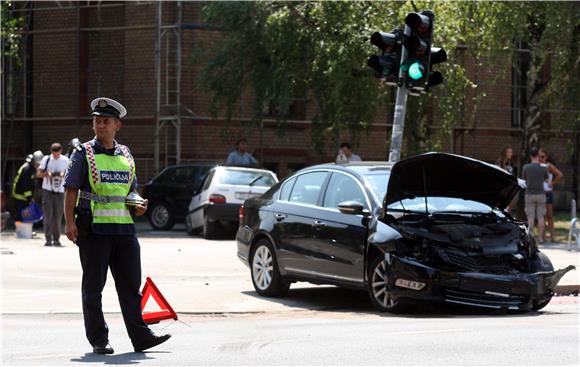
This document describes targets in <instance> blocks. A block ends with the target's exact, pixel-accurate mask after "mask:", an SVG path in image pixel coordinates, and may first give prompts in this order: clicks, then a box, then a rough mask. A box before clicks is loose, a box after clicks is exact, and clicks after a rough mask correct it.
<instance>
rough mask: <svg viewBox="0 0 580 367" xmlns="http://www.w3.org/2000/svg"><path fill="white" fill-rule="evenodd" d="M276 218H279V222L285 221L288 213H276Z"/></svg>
mask: <svg viewBox="0 0 580 367" xmlns="http://www.w3.org/2000/svg"><path fill="white" fill-rule="evenodd" d="M274 218H276V220H277V221H278V222H281V221H283V220H284V219H286V214H280V213H278V214H275V215H274Z"/></svg>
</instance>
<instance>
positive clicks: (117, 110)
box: [91, 97, 127, 118]
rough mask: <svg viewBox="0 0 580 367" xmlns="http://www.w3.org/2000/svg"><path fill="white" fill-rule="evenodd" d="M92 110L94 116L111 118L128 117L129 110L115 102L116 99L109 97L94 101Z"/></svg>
mask: <svg viewBox="0 0 580 367" xmlns="http://www.w3.org/2000/svg"><path fill="white" fill-rule="evenodd" d="M91 109H92V110H93V112H92V113H91V115H93V116H95V115H96V116H109V117H117V118H122V117H125V115H127V109H126V108H125V106H123V105H122V104H120V103H119V102H117V101H115V100H114V99H111V98H107V97H98V98H95V99H93V101H92V102H91Z"/></svg>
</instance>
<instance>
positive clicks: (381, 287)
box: [372, 260, 396, 309]
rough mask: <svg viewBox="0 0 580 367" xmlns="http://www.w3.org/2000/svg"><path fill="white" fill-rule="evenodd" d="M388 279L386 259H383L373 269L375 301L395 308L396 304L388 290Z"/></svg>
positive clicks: (387, 307) (384, 306) (386, 307)
mask: <svg viewBox="0 0 580 367" xmlns="http://www.w3.org/2000/svg"><path fill="white" fill-rule="evenodd" d="M387 281H388V278H387V274H386V261H385V260H382V261H380V262H378V263H377V266H376V267H375V268H374V270H373V276H372V292H373V297H374V299H375V301H376V302H377V303H379V304H380V305H381V306H382V307H383V308H385V309H389V308H393V307H394V306H395V305H396V303H395V301H394V300H393V299H392V298H391V295H390V294H389V292H387Z"/></svg>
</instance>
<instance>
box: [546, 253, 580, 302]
mask: <svg viewBox="0 0 580 367" xmlns="http://www.w3.org/2000/svg"><path fill="white" fill-rule="evenodd" d="M538 247H539V248H540V250H541V251H542V252H544V253H545V254H546V255H548V257H549V258H550V261H552V265H554V269H562V268H565V267H566V266H568V265H574V266H575V267H576V270H571V271H569V272H568V273H567V274H566V275H564V277H563V278H562V279H561V280H560V282H559V283H558V286H557V287H556V293H558V294H570V293H572V292H574V291H576V293H578V291H579V289H580V251H579V250H578V248H577V247H576V246H575V245H574V243H572V250H571V251H568V244H567V243H552V242H546V243H544V244H542V245H539V246H538Z"/></svg>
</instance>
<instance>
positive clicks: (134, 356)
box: [70, 352, 169, 365]
mask: <svg viewBox="0 0 580 367" xmlns="http://www.w3.org/2000/svg"><path fill="white" fill-rule="evenodd" d="M153 353H169V352H147V353H136V352H131V353H121V354H109V355H103V354H95V353H85V355H83V356H81V357H79V358H71V360H70V361H71V362H81V363H95V362H97V363H103V364H118V365H127V364H138V363H141V361H144V360H147V359H155V358H152V357H150V356H149V355H150V354H153Z"/></svg>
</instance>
